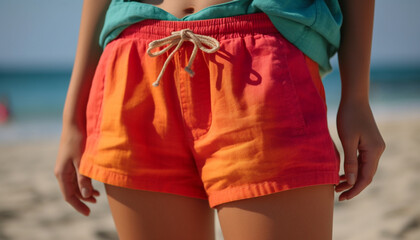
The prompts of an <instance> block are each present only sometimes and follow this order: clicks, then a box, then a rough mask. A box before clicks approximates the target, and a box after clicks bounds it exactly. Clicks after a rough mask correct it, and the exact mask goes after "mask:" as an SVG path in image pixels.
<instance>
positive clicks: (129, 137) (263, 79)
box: [79, 13, 339, 207]
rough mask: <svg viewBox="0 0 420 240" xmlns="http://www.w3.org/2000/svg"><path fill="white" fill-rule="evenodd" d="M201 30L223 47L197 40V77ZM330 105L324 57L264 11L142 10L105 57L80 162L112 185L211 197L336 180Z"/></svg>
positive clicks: (218, 199) (219, 199)
mask: <svg viewBox="0 0 420 240" xmlns="http://www.w3.org/2000/svg"><path fill="white" fill-rule="evenodd" d="M182 29H190V30H191V32H190V33H193V34H195V35H194V36H193V37H191V36H190V37H188V36H184V37H185V38H184V40H185V41H184V42H183V43H182V44H181V45H180V47H179V49H178V50H176V51H174V48H175V47H174V48H172V49H169V51H167V52H164V53H163V54H162V55H160V56H156V57H151V56H149V55H148V53H147V50H148V46H149V43H151V42H152V41H154V40H159V39H162V38H165V37H168V36H171V33H172V32H173V31H178V30H182ZM183 34H184V35H185V32H184V33H183ZM181 35H182V34H181ZM198 35H204V36H207V37H211V38H212V39H215V40H217V42H218V43H219V44H220V48H219V49H218V50H217V51H216V52H214V53H207V52H204V51H201V50H198V51H197V54H196V56H195V58H194V59H193V61H192V65H191V70H192V71H194V72H195V75H194V76H193V77H192V76H191V75H192V74H191V75H190V74H189V73H188V72H187V71H185V70H184V67H185V66H187V65H188V62H189V61H190V59H191V58H192V56H191V55H192V51H193V48H194V44H193V43H192V38H194V37H195V38H198V37H197V36H198ZM178 37H179V36H178ZM174 38H175V37H174ZM178 41H179V39H178ZM203 44H204V45H203V46H205V47H207V48H210V47H209V46H208V45H209V43H203ZM175 46H176V44H175ZM162 49H164V46H158V47H156V49H154V50H153V51H151V52H156V51H159V50H162ZM172 52H173V54H172V58H170V56H169V55H170V54H171V53H172ZM168 58H169V60H168V61H167V59H168ZM165 61H167V62H166V63H165ZM165 64H166V67H165V70H164V71H163V72H162V68H163V67H164V65H165ZM161 72H162V77H161V79H160V84H159V86H157V87H154V86H152V84H153V83H154V82H155V81H156V80H157V78H158V75H159V74H160V73H161ZM190 73H191V72H190ZM326 116H327V115H326V105H325V97H324V90H323V86H322V82H321V79H320V76H319V73H318V65H317V64H316V63H315V62H313V61H312V60H311V59H309V58H308V57H306V56H305V55H304V54H303V53H302V52H301V51H300V50H298V49H297V48H296V47H295V46H294V45H292V44H291V43H289V42H288V41H287V40H286V39H285V38H284V37H283V36H282V35H281V34H280V33H279V32H278V31H277V29H276V28H275V27H274V26H273V25H272V23H271V22H270V20H269V18H268V17H267V16H266V15H265V14H263V13H258V14H249V15H241V16H235V17H228V18H219V19H210V20H200V21H162V20H144V21H141V22H139V23H136V24H134V25H132V26H130V27H128V28H127V29H126V30H124V31H123V33H122V34H120V36H119V37H118V38H117V39H115V40H113V41H112V42H110V43H109V44H108V45H107V46H106V48H105V50H104V52H103V54H102V56H101V59H100V61H99V64H98V66H97V69H96V73H95V76H94V79H93V83H92V87H91V93H90V97H89V102H88V106H87V141H86V147H85V151H84V153H83V156H82V160H81V164H80V169H79V170H80V172H81V173H82V174H83V175H86V176H88V177H91V178H93V179H96V180H99V181H101V182H104V183H106V184H111V185H116V186H120V187H126V188H133V189H141V190H148V191H157V192H165V193H172V194H178V195H183V196H188V197H195V198H202V199H208V200H209V204H210V206H211V207H214V206H216V205H218V204H223V203H226V202H230V201H235V200H240V199H246V198H253V197H258V196H263V195H267V194H272V193H276V192H280V191H284V190H288V189H293V188H299V187H305V186H311V185H318V184H337V183H338V181H339V175H338V171H339V156H338V154H337V151H336V150H335V146H334V143H333V141H332V140H331V137H330V135H329V131H328V126H327V118H326Z"/></svg>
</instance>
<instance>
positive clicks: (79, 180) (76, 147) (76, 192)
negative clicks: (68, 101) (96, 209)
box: [54, 126, 99, 216]
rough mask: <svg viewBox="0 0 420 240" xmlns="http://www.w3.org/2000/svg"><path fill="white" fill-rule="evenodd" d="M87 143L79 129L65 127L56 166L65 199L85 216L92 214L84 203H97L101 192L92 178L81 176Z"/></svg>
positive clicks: (56, 174)
mask: <svg viewBox="0 0 420 240" xmlns="http://www.w3.org/2000/svg"><path fill="white" fill-rule="evenodd" d="M84 143H85V135H84V134H83V132H82V131H80V130H79V129H78V128H77V127H75V126H71V127H64V128H63V133H62V135H61V141H60V147H59V151H58V156H57V161H56V165H55V170H54V172H55V176H56V177H57V180H58V183H59V185H60V188H61V192H62V194H63V196H64V199H65V200H66V201H67V202H68V203H69V204H70V205H72V206H73V207H74V208H75V209H76V210H77V211H78V212H80V213H82V214H83V215H85V216H88V215H89V213H90V209H89V207H88V206H87V205H86V204H85V203H84V202H90V203H95V202H96V198H95V197H97V196H99V192H98V191H97V190H95V189H93V187H92V181H91V179H90V178H88V177H85V176H82V175H80V173H79V171H78V167H79V164H80V157H81V155H82V151H83V148H84Z"/></svg>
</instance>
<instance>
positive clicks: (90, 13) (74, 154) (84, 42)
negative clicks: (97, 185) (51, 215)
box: [54, 0, 111, 215]
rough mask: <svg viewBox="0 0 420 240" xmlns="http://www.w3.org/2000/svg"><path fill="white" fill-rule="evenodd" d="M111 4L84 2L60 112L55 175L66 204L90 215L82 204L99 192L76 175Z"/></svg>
mask: <svg viewBox="0 0 420 240" xmlns="http://www.w3.org/2000/svg"><path fill="white" fill-rule="evenodd" d="M110 2H111V0H84V2H83V9H82V17H81V22H80V30H79V39H78V44H77V50H76V57H75V61H74V65H73V71H72V74H71V79H70V85H69V88H68V91H67V97H66V101H65V104H64V110H63V130H62V134H61V140H60V147H59V151H58V156H57V160H56V166H55V170H54V172H55V175H56V177H57V180H58V183H59V185H60V188H61V192H62V194H63V196H64V198H65V200H66V201H67V202H68V203H69V204H70V205H72V206H73V207H74V208H75V209H76V210H77V211H79V212H80V213H82V214H84V215H89V212H90V210H89V208H88V207H87V206H86V204H84V203H83V202H82V200H83V201H87V202H92V203H94V202H96V199H95V196H98V195H99V192H98V191H96V190H94V189H93V187H92V183H91V179H90V178H87V177H85V176H82V175H80V174H79V173H78V170H77V169H78V166H79V163H80V157H81V154H82V150H83V148H84V142H85V138H86V133H85V131H86V126H85V125H86V115H85V113H86V105H87V101H88V97H89V92H90V87H91V83H92V79H93V76H94V73H95V69H96V66H97V64H98V61H99V58H100V56H101V53H102V49H101V47H100V46H99V34H100V31H101V29H102V26H103V22H104V19H105V14H106V10H107V9H108V6H109V4H110Z"/></svg>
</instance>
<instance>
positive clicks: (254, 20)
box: [119, 13, 278, 39]
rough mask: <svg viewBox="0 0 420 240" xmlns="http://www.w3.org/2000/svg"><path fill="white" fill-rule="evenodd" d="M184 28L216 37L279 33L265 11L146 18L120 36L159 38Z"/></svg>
mask: <svg viewBox="0 0 420 240" xmlns="http://www.w3.org/2000/svg"><path fill="white" fill-rule="evenodd" d="M182 29H190V30H191V31H193V32H194V33H195V34H200V35H206V36H210V37H214V38H220V37H224V38H225V37H240V36H245V35H253V34H270V33H278V30H277V29H276V28H275V27H274V25H273V24H272V23H271V21H270V19H269V18H268V16H267V15H266V14H265V13H252V14H246V15H238V16H233V17H225V18H215V19H206V20H195V21H166V20H156V19H146V20H143V21H140V22H138V23H135V24H133V25H131V26H129V27H128V28H126V29H125V30H124V31H123V32H122V33H121V34H120V36H119V38H130V37H134V38H135V37H136V36H139V35H141V36H142V37H143V38H144V37H150V38H151V39H157V38H162V37H166V36H169V35H171V33H172V32H174V31H179V30H182ZM145 35H146V36H145Z"/></svg>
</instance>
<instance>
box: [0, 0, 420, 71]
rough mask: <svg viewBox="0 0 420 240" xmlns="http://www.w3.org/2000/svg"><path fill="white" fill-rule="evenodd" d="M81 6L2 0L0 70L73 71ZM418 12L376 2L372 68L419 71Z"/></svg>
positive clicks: (76, 1) (411, 4) (410, 4)
mask: <svg viewBox="0 0 420 240" xmlns="http://www.w3.org/2000/svg"><path fill="white" fill-rule="evenodd" d="M82 3H83V1H82V0H71V1H69V0H54V1H53V0H0V33H1V35H0V68H9V67H13V68H19V67H22V68H45V69H51V68H71V66H72V64H73V60H74V54H75V51H76V45H77V35H78V29H79V23H80V15H81V9H82ZM418 9H420V1H418V0H398V1H395V0H378V1H376V9H375V25H374V34H373V47H372V65H373V66H404V65H411V66H417V67H419V68H420V14H418ZM335 61H336V60H333V64H335V63H334V62H335Z"/></svg>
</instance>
